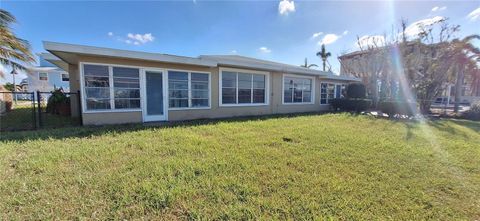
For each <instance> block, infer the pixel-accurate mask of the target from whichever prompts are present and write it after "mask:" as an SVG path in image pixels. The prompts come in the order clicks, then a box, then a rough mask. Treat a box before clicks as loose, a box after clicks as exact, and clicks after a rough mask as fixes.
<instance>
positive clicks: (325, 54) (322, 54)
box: [317, 44, 332, 71]
mask: <svg viewBox="0 0 480 221" xmlns="http://www.w3.org/2000/svg"><path fill="white" fill-rule="evenodd" d="M317 56H319V57H320V58H321V59H322V61H323V71H326V68H325V67H326V64H327V58H328V57H330V56H332V54H331V53H330V52H327V50H325V44H322V50H321V51H319V52H317Z"/></svg>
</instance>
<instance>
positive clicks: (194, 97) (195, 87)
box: [168, 71, 210, 108]
mask: <svg viewBox="0 0 480 221" xmlns="http://www.w3.org/2000/svg"><path fill="white" fill-rule="evenodd" d="M209 84H210V82H209V75H208V74H204V73H193V72H181V71H169V72H168V85H169V89H168V91H169V92H168V96H169V102H168V103H169V107H170V108H192V107H209V94H210V91H209Z"/></svg>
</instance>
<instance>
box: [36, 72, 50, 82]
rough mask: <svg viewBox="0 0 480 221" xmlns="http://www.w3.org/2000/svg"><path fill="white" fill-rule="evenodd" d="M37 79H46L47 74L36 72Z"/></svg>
mask: <svg viewBox="0 0 480 221" xmlns="http://www.w3.org/2000/svg"><path fill="white" fill-rule="evenodd" d="M38 80H41V81H48V74H47V73H38Z"/></svg>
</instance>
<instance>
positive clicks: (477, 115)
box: [463, 101, 480, 120]
mask: <svg viewBox="0 0 480 221" xmlns="http://www.w3.org/2000/svg"><path fill="white" fill-rule="evenodd" d="M463 117H464V118H465V119H469V120H480V101H477V102H476V103H473V104H472V105H471V106H470V110H468V111H466V112H465V113H464V115H463Z"/></svg>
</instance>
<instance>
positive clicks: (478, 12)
mask: <svg viewBox="0 0 480 221" xmlns="http://www.w3.org/2000/svg"><path fill="white" fill-rule="evenodd" d="M467 18H468V19H470V21H476V20H480V7H479V8H477V9H475V10H473V11H472V12H470V14H468V15H467Z"/></svg>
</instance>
